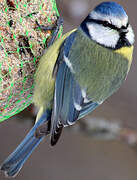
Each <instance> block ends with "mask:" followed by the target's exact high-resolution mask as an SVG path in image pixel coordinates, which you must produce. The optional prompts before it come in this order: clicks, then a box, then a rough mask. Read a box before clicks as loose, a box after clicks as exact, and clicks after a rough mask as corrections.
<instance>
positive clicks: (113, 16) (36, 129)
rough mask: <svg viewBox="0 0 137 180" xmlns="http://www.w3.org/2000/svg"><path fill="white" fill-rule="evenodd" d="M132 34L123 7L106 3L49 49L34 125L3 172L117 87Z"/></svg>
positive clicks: (13, 169) (38, 78)
mask: <svg viewBox="0 0 137 180" xmlns="http://www.w3.org/2000/svg"><path fill="white" fill-rule="evenodd" d="M134 36H135V35H134V32H133V29H132V26H131V25H130V23H129V18H128V15H127V13H126V12H125V10H124V8H123V7H122V6H121V5H120V4H118V3H116V2H113V1H110V2H109V1H107V2H102V3H100V4H99V5H97V6H96V7H95V8H94V9H93V10H92V11H91V12H90V13H89V14H88V16H87V17H86V18H85V19H84V21H83V22H82V23H81V24H80V25H79V27H78V28H76V29H73V30H71V31H70V32H67V33H66V34H64V35H63V36H62V37H61V38H60V39H58V40H56V41H55V42H54V43H53V44H52V45H51V46H50V47H49V48H48V50H47V51H46V52H45V53H44V55H43V56H42V57H41V59H40V62H39V65H38V68H37V71H36V74H35V88H34V95H33V102H34V104H35V105H36V106H37V107H38V108H39V112H38V114H37V117H36V123H35V125H34V126H33V128H32V129H31V130H30V131H29V132H28V134H27V135H26V137H25V138H24V140H23V141H22V142H21V144H19V146H18V147H17V148H16V149H15V151H13V153H11V154H10V155H9V156H8V158H7V159H6V160H5V161H4V162H3V163H2V164H1V166H0V169H1V170H2V171H4V172H5V175H6V176H8V177H15V176H16V175H17V173H18V172H19V171H20V169H21V168H22V166H23V165H24V163H25V161H26V160H27V159H28V158H29V156H30V155H31V153H32V152H33V151H34V149H35V148H36V147H37V146H38V145H39V144H40V142H41V141H42V140H43V139H44V138H45V137H46V136H47V135H49V138H50V144H51V146H54V145H55V144H56V143H57V142H58V140H59V138H60V135H61V133H62V130H63V128H64V127H66V126H70V125H73V124H75V123H76V121H77V120H79V119H80V118H82V117H84V116H86V115H87V114H88V113H90V112H92V111H93V110H94V109H96V108H97V107H98V106H100V105H101V104H102V103H103V102H104V101H105V100H106V99H107V98H108V97H110V96H111V95H112V94H113V93H115V92H116V91H117V90H118V89H119V88H120V86H121V85H122V83H123V82H124V80H125V79H126V77H127V74H128V72H129V70H130V67H131V63H132V55H133V49H134V39H135V37H134Z"/></svg>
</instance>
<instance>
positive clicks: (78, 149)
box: [0, 0, 137, 180]
mask: <svg viewBox="0 0 137 180" xmlns="http://www.w3.org/2000/svg"><path fill="white" fill-rule="evenodd" d="M100 2H102V1H99V0H98V1H97V0H69V1H68V0H57V5H58V9H59V12H60V14H61V16H62V17H63V18H64V32H67V31H68V30H71V29H73V28H75V27H77V26H78V25H79V24H80V23H81V21H82V20H83V19H84V17H86V16H87V14H88V13H89V12H90V11H91V10H92V9H93V8H94V7H95V6H96V5H97V4H98V3H100ZM117 2H118V3H120V4H121V5H122V6H123V7H124V8H125V9H126V11H127V14H128V15H129V18H130V23H131V24H132V26H133V29H134V31H135V35H136V34H137V25H136V23H137V22H136V19H137V10H136V7H137V1H135V0H131V1H128V0H124V1H122V0H121V1H117ZM136 48H137V47H136V44H135V50H134V60H133V64H132V67H131V70H130V73H129V75H128V78H127V80H126V82H125V83H124V84H123V86H122V87H121V88H120V90H119V91H118V92H117V93H116V94H114V95H113V96H112V97H110V98H109V99H108V100H107V101H105V102H104V103H103V105H101V106H100V107H99V108H98V109H96V110H95V111H94V112H93V113H92V114H90V115H89V116H87V117H85V118H84V119H82V120H81V121H80V123H77V125H75V126H74V127H71V129H70V128H65V129H64V131H63V134H62V137H61V139H60V141H59V143H58V144H57V145H56V146H55V147H54V148H52V147H50V146H49V142H47V141H48V138H47V139H46V138H45V141H44V142H42V143H41V145H40V146H39V148H37V149H36V151H35V152H34V153H33V154H32V156H31V158H29V160H28V161H27V163H26V164H25V166H24V167H23V169H22V170H21V172H20V173H19V175H18V176H17V177H16V178H15V180H37V179H41V180H42V179H44V180H54V179H60V180H64V179H65V180H70V179H75V180H76V179H79V180H83V179H84V180H91V179H92V180H116V179H117V180H136V179H137V148H136V142H137V139H136V138H137V135H136V132H137V78H136V77H137V61H136V57H137V50H136ZM34 116H35V110H34V109H33V108H32V107H29V108H27V109H26V110H25V111H23V112H21V113H20V114H18V115H17V116H14V117H12V118H10V119H8V120H7V121H4V122H3V123H1V124H0V162H2V161H3V160H4V159H5V158H6V157H7V155H8V154H9V153H11V152H12V150H13V149H14V148H15V147H16V146H17V145H18V143H20V141H21V140H22V139H23V137H24V136H25V134H26V133H27V132H28V130H29V129H30V128H31V127H32V124H33V120H34ZM95 122H96V123H95ZM108 139H109V141H108ZM5 179H6V178H5V177H4V175H3V174H1V173H0V180H5Z"/></svg>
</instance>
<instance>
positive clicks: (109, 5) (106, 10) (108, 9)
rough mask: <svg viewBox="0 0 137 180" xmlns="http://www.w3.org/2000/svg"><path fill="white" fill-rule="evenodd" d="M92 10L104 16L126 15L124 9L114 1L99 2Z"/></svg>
mask: <svg viewBox="0 0 137 180" xmlns="http://www.w3.org/2000/svg"><path fill="white" fill-rule="evenodd" d="M94 11H96V12H97V13H101V14H102V15H106V16H110V15H111V16H115V17H124V16H127V14H126V12H125V10H124V9H123V7H122V6H121V5H119V4H118V3H116V2H103V3H101V4H99V5H98V6H97V7H96V8H95V9H94Z"/></svg>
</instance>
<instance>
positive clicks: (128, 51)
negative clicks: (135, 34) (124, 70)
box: [115, 46, 134, 71]
mask: <svg viewBox="0 0 137 180" xmlns="http://www.w3.org/2000/svg"><path fill="white" fill-rule="evenodd" d="M133 49H134V47H133V46H130V47H122V48H120V49H118V50H116V51H115V52H116V53H119V54H121V55H123V56H124V57H125V58H126V59H127V60H128V62H129V63H128V71H129V69H130V66H131V63H132V56H133Z"/></svg>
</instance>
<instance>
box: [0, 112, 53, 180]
mask: <svg viewBox="0 0 137 180" xmlns="http://www.w3.org/2000/svg"><path fill="white" fill-rule="evenodd" d="M50 115H51V111H49V110H46V112H45V113H43V115H42V116H41V118H40V119H39V121H37V123H36V124H35V125H34V127H33V128H32V129H31V130H30V131H29V133H28V134H27V135H26V137H25V138H24V140H23V141H22V142H21V144H20V145H19V146H18V147H17V148H16V149H15V151H14V152H13V153H12V154H10V155H9V157H8V158H7V159H6V160H5V161H4V162H3V164H2V165H1V167H0V169H1V170H2V171H4V172H5V175H6V176H10V177H14V176H16V175H17V173H18V172H19V170H20V169H21V168H22V166H23V164H24V163H25V162H26V160H27V159H28V158H29V156H30V155H31V153H32V152H33V151H34V149H35V148H36V147H37V146H38V145H39V144H40V142H41V141H42V139H43V138H44V136H43V137H41V138H36V137H35V131H36V129H37V128H38V127H39V126H40V125H42V124H43V123H45V122H46V121H48V120H49V118H50Z"/></svg>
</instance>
